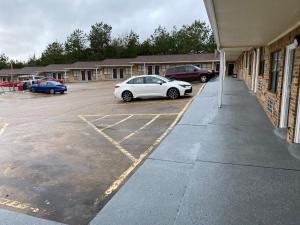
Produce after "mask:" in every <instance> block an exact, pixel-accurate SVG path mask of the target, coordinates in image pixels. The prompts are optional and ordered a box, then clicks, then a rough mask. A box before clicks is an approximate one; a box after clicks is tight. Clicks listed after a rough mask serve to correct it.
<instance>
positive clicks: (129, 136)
mask: <svg viewBox="0 0 300 225" xmlns="http://www.w3.org/2000/svg"><path fill="white" fill-rule="evenodd" d="M158 117H160V115H159V114H158V115H156V116H155V117H154V118H152V119H151V120H150V121H149V122H148V123H146V124H145V125H144V126H142V127H140V128H139V129H137V130H136V131H134V132H132V133H131V134H129V135H127V136H126V137H124V138H122V139H121V140H120V141H119V142H118V143H119V144H121V143H122V142H123V141H125V140H127V139H128V138H131V137H132V136H134V135H136V134H138V133H139V132H140V131H141V130H143V129H145V128H146V127H148V126H149V125H150V124H151V123H153V122H154V121H155V120H156V119H157V118H158Z"/></svg>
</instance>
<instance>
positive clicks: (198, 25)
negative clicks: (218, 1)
mask: <svg viewBox="0 0 300 225" xmlns="http://www.w3.org/2000/svg"><path fill="white" fill-rule="evenodd" d="M174 39H175V42H176V48H177V51H178V52H179V53H182V54H186V53H207V52H213V51H214V49H215V47H216V46H215V43H214V40H213V36H212V32H211V30H210V28H209V27H208V26H207V25H206V24H205V23H204V22H200V21H198V20H196V21H195V22H194V23H192V24H191V25H184V26H182V28H181V29H180V30H179V31H178V32H176V33H174Z"/></svg>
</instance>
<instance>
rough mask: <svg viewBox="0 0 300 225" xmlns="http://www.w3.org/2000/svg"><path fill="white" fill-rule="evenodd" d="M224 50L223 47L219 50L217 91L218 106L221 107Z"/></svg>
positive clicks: (224, 61) (224, 63)
mask: <svg viewBox="0 0 300 225" xmlns="http://www.w3.org/2000/svg"><path fill="white" fill-rule="evenodd" d="M225 65H226V59H225V51H224V49H221V50H220V75H219V93H218V107H219V108H221V107H222V98H223V86H224V77H225Z"/></svg>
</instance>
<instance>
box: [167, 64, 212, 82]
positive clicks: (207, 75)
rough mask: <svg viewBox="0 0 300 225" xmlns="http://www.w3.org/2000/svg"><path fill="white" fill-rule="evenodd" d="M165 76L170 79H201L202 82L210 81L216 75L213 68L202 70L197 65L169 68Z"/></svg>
mask: <svg viewBox="0 0 300 225" xmlns="http://www.w3.org/2000/svg"><path fill="white" fill-rule="evenodd" d="M165 76H166V77H167V78H170V79H176V80H185V81H192V80H200V82H202V83H205V82H207V81H209V79H211V78H212V77H213V76H214V73H213V72H212V71H211V70H202V69H200V68H199V67H197V66H193V65H188V66H176V67H170V68H168V69H167V71H166V74H165Z"/></svg>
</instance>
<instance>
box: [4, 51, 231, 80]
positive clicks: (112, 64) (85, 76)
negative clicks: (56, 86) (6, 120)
mask: <svg viewBox="0 0 300 225" xmlns="http://www.w3.org/2000/svg"><path fill="white" fill-rule="evenodd" d="M227 64H228V69H227V71H226V74H228V75H233V74H234V73H235V70H236V69H235V67H234V66H235V64H234V63H232V62H227ZM179 65H195V66H198V67H200V68H201V69H203V70H213V71H215V72H216V73H219V68H220V63H219V54H215V53H209V54H178V55H147V56H138V57H136V58H120V59H105V60H103V61H89V62H75V63H73V64H51V65H48V66H45V67H24V68H22V69H14V70H10V69H3V70H0V82H1V81H9V80H10V79H13V80H14V81H17V80H21V79H20V78H21V77H22V76H25V75H28V76H29V75H31V76H43V77H49V78H54V79H64V81H65V82H67V83H73V82H95V81H103V80H125V79H128V78H129V77H131V76H137V75H144V74H148V75H154V74H156V75H161V76H164V75H165V73H166V70H167V69H168V68H169V67H174V66H179Z"/></svg>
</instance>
